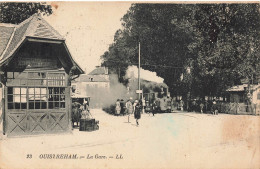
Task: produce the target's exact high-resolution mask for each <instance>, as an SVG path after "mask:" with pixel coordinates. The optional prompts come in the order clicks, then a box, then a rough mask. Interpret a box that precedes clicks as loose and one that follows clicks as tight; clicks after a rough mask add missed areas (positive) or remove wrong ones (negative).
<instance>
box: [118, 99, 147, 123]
mask: <svg viewBox="0 0 260 169" xmlns="http://www.w3.org/2000/svg"><path fill="white" fill-rule="evenodd" d="M142 109H143V104H142V100H140V101H138V100H135V101H134V102H133V99H132V98H130V99H129V100H127V101H126V103H124V100H123V99H121V100H120V99H117V101H116V106H115V115H116V116H119V115H125V114H126V115H128V122H130V115H131V114H133V113H134V118H135V119H136V125H139V119H140V118H141V112H142Z"/></svg>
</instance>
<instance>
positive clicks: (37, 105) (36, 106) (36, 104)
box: [35, 101, 41, 109]
mask: <svg viewBox="0 0 260 169" xmlns="http://www.w3.org/2000/svg"><path fill="white" fill-rule="evenodd" d="M40 108H41V106H40V102H39V101H36V102H35V109H40Z"/></svg>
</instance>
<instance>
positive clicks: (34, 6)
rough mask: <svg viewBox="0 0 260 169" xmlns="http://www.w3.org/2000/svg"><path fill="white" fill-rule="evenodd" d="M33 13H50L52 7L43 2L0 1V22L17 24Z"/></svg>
mask: <svg viewBox="0 0 260 169" xmlns="http://www.w3.org/2000/svg"><path fill="white" fill-rule="evenodd" d="M35 13H42V14H43V15H51V14H52V7H51V6H50V5H47V4H46V3H44V2H37V3H36V2H30V3H25V2H21V3H17V2H16V3H12V2H3V3H0V23H12V24H19V23H21V22H22V21H24V20H26V19H27V18H29V17H30V16H32V15H33V14H35Z"/></svg>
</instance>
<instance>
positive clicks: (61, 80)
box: [6, 71, 68, 110]
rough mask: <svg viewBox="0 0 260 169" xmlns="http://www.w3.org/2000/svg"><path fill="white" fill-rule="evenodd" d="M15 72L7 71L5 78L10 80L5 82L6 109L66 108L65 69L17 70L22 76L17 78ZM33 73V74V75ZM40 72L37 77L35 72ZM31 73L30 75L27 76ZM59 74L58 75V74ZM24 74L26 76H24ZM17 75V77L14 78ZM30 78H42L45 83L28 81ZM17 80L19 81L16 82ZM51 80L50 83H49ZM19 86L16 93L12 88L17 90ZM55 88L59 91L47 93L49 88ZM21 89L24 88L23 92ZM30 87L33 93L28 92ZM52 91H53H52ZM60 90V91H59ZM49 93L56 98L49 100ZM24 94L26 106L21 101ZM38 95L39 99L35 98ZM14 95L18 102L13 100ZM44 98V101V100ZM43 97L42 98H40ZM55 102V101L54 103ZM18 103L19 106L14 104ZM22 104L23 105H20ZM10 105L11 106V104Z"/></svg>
mask: <svg viewBox="0 0 260 169" xmlns="http://www.w3.org/2000/svg"><path fill="white" fill-rule="evenodd" d="M15 73H17V72H7V75H8V76H6V77H7V80H9V81H12V80H13V82H10V83H6V89H7V91H6V94H7V95H6V96H7V109H8V110H49V109H51V110H55V109H56V110H57V109H66V107H67V106H66V100H67V99H66V89H67V87H68V86H67V85H66V84H67V83H66V82H67V79H66V73H65V71H62V72H61V71H60V72H54V71H49V72H48V71H25V72H18V73H19V74H23V75H22V77H23V78H19V74H18V76H15ZM33 73H35V75H33ZM36 73H37V74H40V75H39V77H37V74H36ZM29 74H32V76H31V77H29V76H30V75H29ZM59 75H60V76H59ZM24 76H26V77H24ZM15 77H18V78H15ZM21 80H23V81H26V83H24V84H21ZM30 80H44V81H45V83H31V84H30V83H29V81H30ZM18 81H19V83H17V82H18ZM49 82H51V83H49ZM17 88H19V92H18V93H16V92H15V91H14V90H17ZM54 88H55V89H56V90H58V91H59V92H58V93H49V92H50V89H54ZM22 89H23V90H24V89H25V94H24V91H23V94H22ZM30 89H33V90H32V91H33V94H32V93H30V92H29V90H30ZM37 89H40V90H39V93H38V92H36V90H37ZM44 90H46V91H45V92H42V91H44ZM53 92H54V91H53ZM61 92H62V93H61ZM50 95H52V96H55V97H57V98H58V100H56V101H51V100H50ZM24 96H25V98H26V102H25V103H26V106H25V105H24V102H22V101H23V100H22V99H24ZM38 96H39V99H36V98H37V97H38ZM15 97H17V98H19V100H20V102H15ZM30 97H33V100H30ZM43 98H46V101H44V100H45V99H43ZM42 99H43V100H42ZM54 102H55V103H54ZM31 103H33V106H32V107H30V104H31ZM38 103H39V107H38V106H36V104H38ZM51 103H53V104H57V105H58V106H57V107H56V108H55V107H52V108H51V107H50V106H49V104H51ZM17 104H19V106H16V105H17ZM22 104H23V106H22ZM11 105H12V106H11Z"/></svg>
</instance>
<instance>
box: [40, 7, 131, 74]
mask: <svg viewBox="0 0 260 169" xmlns="http://www.w3.org/2000/svg"><path fill="white" fill-rule="evenodd" d="M49 3H50V4H51V5H52V7H53V14H52V15H50V16H45V17H44V18H45V19H46V21H47V22H48V23H50V24H51V25H52V26H53V27H54V28H55V29H56V30H57V31H58V32H59V33H60V34H61V35H62V36H63V37H64V38H65V39H66V44H67V46H68V48H69V50H70V53H71V54H72V57H73V58H74V60H75V61H76V62H77V63H78V64H79V66H80V67H81V68H82V69H83V70H84V71H85V72H86V73H89V72H90V71H91V70H93V69H94V68H95V66H99V65H100V63H101V60H100V56H101V55H103V54H104V52H105V51H107V50H108V47H109V45H110V44H111V43H113V39H114V34H115V32H116V31H117V30H118V29H120V28H122V26H121V21H120V19H121V18H122V17H123V16H124V14H126V12H127V10H128V9H129V8H130V6H131V3H129V2H55V3H53V2H49Z"/></svg>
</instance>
